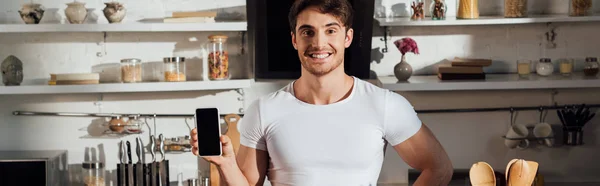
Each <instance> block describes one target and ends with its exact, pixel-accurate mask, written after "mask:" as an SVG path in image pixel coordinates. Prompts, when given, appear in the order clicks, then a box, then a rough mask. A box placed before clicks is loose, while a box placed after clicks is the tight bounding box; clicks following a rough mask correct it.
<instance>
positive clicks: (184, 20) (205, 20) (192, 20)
mask: <svg viewBox="0 0 600 186" xmlns="http://www.w3.org/2000/svg"><path fill="white" fill-rule="evenodd" d="M163 22H164V23H214V22H215V18H214V17H182V18H174V17H166V18H164V19H163Z"/></svg>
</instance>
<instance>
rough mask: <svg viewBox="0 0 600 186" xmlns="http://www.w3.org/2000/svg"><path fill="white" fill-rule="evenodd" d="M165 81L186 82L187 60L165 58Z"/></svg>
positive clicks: (182, 58)
mask: <svg viewBox="0 0 600 186" xmlns="http://www.w3.org/2000/svg"><path fill="white" fill-rule="evenodd" d="M163 62H164V63H165V81H168V82H176V81H185V80H186V78H185V58H184V57H165V58H163Z"/></svg>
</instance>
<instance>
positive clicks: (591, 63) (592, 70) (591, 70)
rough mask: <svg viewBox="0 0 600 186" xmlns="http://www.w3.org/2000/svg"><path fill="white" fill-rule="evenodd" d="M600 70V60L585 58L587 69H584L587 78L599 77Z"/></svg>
mask: <svg viewBox="0 0 600 186" xmlns="http://www.w3.org/2000/svg"><path fill="white" fill-rule="evenodd" d="M599 68H600V64H598V58H596V57H587V58H585V67H583V74H585V75H586V76H596V75H598V71H600V70H599Z"/></svg>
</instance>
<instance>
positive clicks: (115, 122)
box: [108, 116, 126, 133]
mask: <svg viewBox="0 0 600 186" xmlns="http://www.w3.org/2000/svg"><path fill="white" fill-rule="evenodd" d="M125 124H126V123H125V121H123V119H121V117H120V116H115V117H112V118H111V119H110V121H109V122H108V125H109V126H108V128H109V129H110V130H111V131H113V132H116V133H122V132H123V131H124V130H125Z"/></svg>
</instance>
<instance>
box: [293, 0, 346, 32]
mask: <svg viewBox="0 0 600 186" xmlns="http://www.w3.org/2000/svg"><path fill="white" fill-rule="evenodd" d="M312 6H315V7H317V9H318V10H319V12H321V13H324V14H331V15H333V16H334V17H336V18H338V19H339V20H340V21H342V24H344V26H345V27H346V28H352V19H353V14H354V10H353V9H352V5H351V4H350V2H348V0H295V2H294V4H293V5H292V7H291V8H290V14H289V15H288V20H289V22H290V30H291V31H292V32H293V33H296V21H297V18H298V14H300V12H302V11H303V10H305V9H306V8H308V7H312ZM347 30H348V29H346V31H347Z"/></svg>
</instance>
